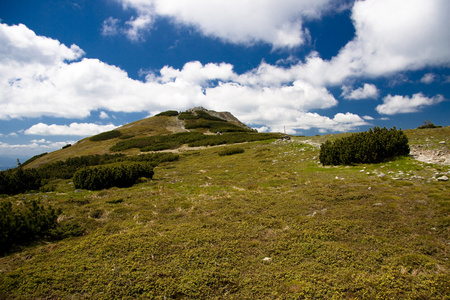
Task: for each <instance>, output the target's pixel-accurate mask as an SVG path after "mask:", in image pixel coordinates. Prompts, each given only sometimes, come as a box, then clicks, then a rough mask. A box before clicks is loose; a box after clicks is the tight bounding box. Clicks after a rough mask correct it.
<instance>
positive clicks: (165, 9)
mask: <svg viewBox="0 0 450 300" xmlns="http://www.w3.org/2000/svg"><path fill="white" fill-rule="evenodd" d="M117 1H119V2H120V3H122V5H123V6H124V8H127V9H128V8H133V9H134V10H136V13H137V17H136V19H132V20H130V22H135V20H137V19H140V18H144V19H147V18H149V19H152V18H154V17H156V16H160V17H167V18H170V19H171V20H173V22H174V23H177V24H182V25H187V26H192V27H194V28H196V29H197V30H198V31H199V32H201V33H202V34H204V35H206V36H213V37H218V38H220V39H223V40H225V41H228V42H232V43H243V44H252V43H255V42H260V41H262V42H266V43H269V44H272V45H273V46H274V47H295V46H299V45H301V44H303V43H304V42H305V40H306V38H307V34H305V31H304V30H303V27H302V23H303V20H304V19H312V18H318V17H319V16H320V15H321V14H322V12H323V11H324V10H327V9H329V8H330V6H331V4H330V3H331V2H332V1H331V0H277V1H273V0H260V1H258V2H252V1H241V0H228V1H208V0H190V1H186V0H148V1H143V0H117ZM145 26H151V22H150V21H149V22H147V23H146V25H145ZM141 28H143V27H141Z"/></svg>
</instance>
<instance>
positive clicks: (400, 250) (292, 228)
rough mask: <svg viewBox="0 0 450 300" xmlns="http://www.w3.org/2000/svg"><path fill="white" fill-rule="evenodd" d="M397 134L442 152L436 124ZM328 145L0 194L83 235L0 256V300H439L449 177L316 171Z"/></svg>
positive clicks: (304, 141) (263, 148) (199, 159)
mask: <svg viewBox="0 0 450 300" xmlns="http://www.w3.org/2000/svg"><path fill="white" fill-rule="evenodd" d="M405 133H406V134H407V135H408V137H409V140H410V144H411V145H418V144H427V145H430V146H429V147H445V148H446V149H448V145H449V143H450V140H449V136H450V134H449V133H450V130H449V128H448V127H447V128H442V129H427V130H410V131H406V132H405ZM337 136H342V135H327V136H317V137H294V138H292V139H291V141H279V140H267V141H257V142H250V143H243V144H239V145H233V146H216V147H204V148H201V149H189V148H187V149H184V150H180V158H179V160H178V161H174V162H166V163H163V164H160V165H158V166H157V167H156V168H155V169H154V172H155V175H154V177H153V179H152V180H146V179H142V180H140V182H139V183H138V184H136V185H134V186H132V187H130V188H121V189H119V188H110V189H107V190H101V191H88V190H76V189H75V188H74V187H73V183H72V182H71V180H57V181H54V182H51V184H52V185H53V186H54V187H55V188H54V191H52V192H48V193H31V194H20V195H16V196H4V197H3V198H0V201H11V202H13V204H15V205H21V203H23V202H26V201H32V200H38V201H39V203H40V204H41V205H42V204H43V205H45V206H47V205H51V206H52V207H54V208H55V209H59V208H60V209H61V210H62V214H61V215H60V216H59V220H72V221H73V222H74V223H76V224H79V225H80V226H82V228H83V229H84V235H82V236H79V237H72V238H67V239H63V240H61V241H40V242H35V243H33V244H30V245H27V246H24V247H21V248H19V249H16V251H15V252H13V253H10V254H8V255H5V256H3V257H0V299H450V262H449V254H450V253H449V251H450V230H449V228H450V192H449V190H450V182H449V181H437V180H436V178H437V177H439V176H441V175H447V176H449V177H450V175H449V174H450V173H449V171H450V167H449V166H443V165H437V164H425V163H421V162H419V161H416V160H414V159H413V158H411V157H401V158H396V159H394V160H391V161H387V162H383V163H380V164H370V165H355V166H335V167H324V166H322V165H320V164H319V161H318V156H319V148H318V147H317V146H315V145H317V144H320V143H322V142H324V141H325V140H327V139H335V138H336V137H337ZM443 140H445V141H446V144H439V142H440V141H443ZM85 143H88V142H87V141H86V142H85ZM236 149H237V150H236Z"/></svg>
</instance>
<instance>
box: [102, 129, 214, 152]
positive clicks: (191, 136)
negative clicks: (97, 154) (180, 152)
mask: <svg viewBox="0 0 450 300" xmlns="http://www.w3.org/2000/svg"><path fill="white" fill-rule="evenodd" d="M204 137H205V136H204V135H203V134H202V133H201V132H181V133H176V134H170V135H157V136H149V137H145V138H138V139H130V140H125V141H120V142H118V143H117V144H115V145H114V146H112V147H111V148H110V150H111V151H125V150H128V149H132V148H138V149H141V151H159V150H165V149H175V148H178V147H180V146H181V145H184V144H188V143H191V142H193V141H196V140H199V139H203V138H204Z"/></svg>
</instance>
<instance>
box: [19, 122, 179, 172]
mask: <svg viewBox="0 0 450 300" xmlns="http://www.w3.org/2000/svg"><path fill="white" fill-rule="evenodd" d="M118 130H119V131H120V132H122V135H123V136H125V135H130V134H132V135H134V136H135V137H136V138H138V137H145V136H152V135H163V134H172V133H177V132H182V131H184V125H183V123H182V122H180V121H179V120H178V119H177V118H176V117H165V116H162V117H153V118H147V119H143V120H139V121H136V122H133V123H130V124H127V125H124V126H122V127H119V128H118ZM119 141H121V139H119V138H114V139H111V140H106V141H98V142H92V141H90V140H89V138H85V139H82V140H80V141H78V142H77V143H76V144H74V145H72V146H71V147H68V148H66V149H61V150H58V151H54V152H51V153H49V154H47V155H45V156H43V157H41V158H39V159H37V160H35V161H33V162H32V163H30V164H29V165H27V166H26V167H27V168H36V167H39V166H41V165H44V164H46V163H50V162H54V161H57V160H66V159H67V158H69V157H73V156H82V155H91V154H105V153H112V152H111V151H109V148H111V147H112V146H114V145H115V144H116V143H117V142H119ZM124 153H126V154H130V155H134V154H139V153H140V152H139V150H138V149H133V150H130V151H126V152H124Z"/></svg>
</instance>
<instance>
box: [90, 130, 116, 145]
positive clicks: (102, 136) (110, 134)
mask: <svg viewBox="0 0 450 300" xmlns="http://www.w3.org/2000/svg"><path fill="white" fill-rule="evenodd" d="M121 135H122V133H121V132H120V131H119V130H111V131H106V132H102V133H99V134H97V135H94V136H93V137H91V138H90V139H89V140H90V141H93V142H98V141H106V140H111V139H114V138H118V137H120V136H121Z"/></svg>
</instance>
